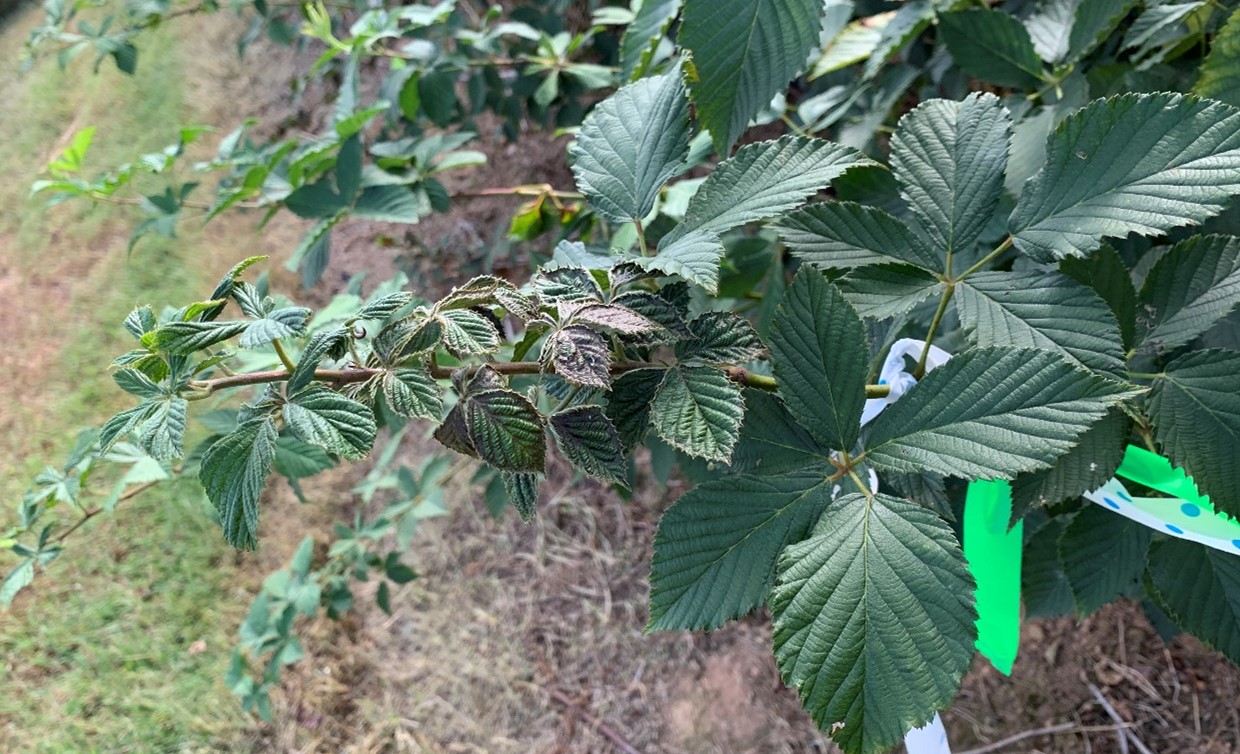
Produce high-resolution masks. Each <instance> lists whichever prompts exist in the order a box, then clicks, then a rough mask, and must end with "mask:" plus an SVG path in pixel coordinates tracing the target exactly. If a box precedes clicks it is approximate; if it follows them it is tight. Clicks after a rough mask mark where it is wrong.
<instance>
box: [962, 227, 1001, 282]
mask: <svg viewBox="0 0 1240 754" xmlns="http://www.w3.org/2000/svg"><path fill="white" fill-rule="evenodd" d="M1010 248H1012V237H1011V236H1008V237H1007V238H1006V239H1004V241H1003V243H1001V244H999V245H998V246H996V247H995V248H994V250H993V251H991V252H990V253H989V254H987V255H986V256H984V257H982V258H981V259H979V260H978V262H977V264H975V265H973V266H972V267H970V268H969V269H967V270H965V271H964V272H962V273H960V276H959V277H957V278H956V282H957V283H959V282H960V281H961V280H964V279H965V278H967V277H968V276H970V275H972V274H973V273H975V272H977V271H978V270H980V269H982V268H983V267H985V266H986V265H988V264H990V263H991V262H993V261H995V258H996V257H998V256H999V255H1000V254H1002V253H1003V252H1005V251H1007V250H1008V249H1010Z"/></svg>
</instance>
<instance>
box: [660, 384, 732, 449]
mask: <svg viewBox="0 0 1240 754" xmlns="http://www.w3.org/2000/svg"><path fill="white" fill-rule="evenodd" d="M650 411H651V412H652V413H653V424H654V429H655V431H656V432H658V433H659V436H660V437H662V438H663V439H664V440H665V441H666V442H667V444H668V445H671V446H672V447H674V448H676V449H678V450H681V451H683V452H685V453H687V454H689V455H691V456H693V457H695V458H705V459H707V460H710V461H723V462H725V463H726V462H727V461H728V460H729V459H730V458H731V457H732V448H733V447H734V446H735V445H736V441H737V439H738V438H739V436H740V426H741V419H742V418H743V417H744V415H745V400H744V398H743V397H742V396H741V391H740V388H739V387H737V386H736V384H735V383H733V382H732V381H731V380H729V379H728V377H727V375H725V374H724V373H723V372H720V371H719V370H718V369H714V368H712V367H691V366H681V367H676V368H674V369H668V370H666V374H665V375H664V378H663V382H662V384H660V385H659V389H658V392H656V393H655V395H654V400H653V401H651V404H650Z"/></svg>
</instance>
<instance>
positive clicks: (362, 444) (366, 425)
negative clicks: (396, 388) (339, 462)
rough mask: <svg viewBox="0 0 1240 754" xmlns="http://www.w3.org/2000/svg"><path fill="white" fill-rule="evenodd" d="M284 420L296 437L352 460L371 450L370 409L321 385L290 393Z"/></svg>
mask: <svg viewBox="0 0 1240 754" xmlns="http://www.w3.org/2000/svg"><path fill="white" fill-rule="evenodd" d="M284 423H285V426H287V427H288V429H289V430H290V431H291V432H292V433H293V434H294V435H296V436H297V437H298V438H299V439H301V440H304V441H305V442H308V443H310V444H312V445H318V446H319V447H320V448H323V449H324V450H326V451H328V452H329V453H335V454H336V455H339V456H342V457H344V458H351V459H357V458H362V457H364V456H365V455H366V454H367V453H369V452H370V448H371V446H373V445H374V443H375V433H376V432H377V429H376V427H375V418H374V414H372V413H371V411H370V409H369V408H367V407H366V406H365V405H364V404H361V403H358V402H357V401H355V400H352V399H350V398H346V397H345V396H343V395H341V394H340V393H337V392H336V391H334V390H330V389H328V388H326V387H323V386H322V385H310V386H309V387H306V388H305V389H304V390H302V391H300V392H298V393H296V394H294V395H292V396H290V397H289V399H288V403H285V404H284Z"/></svg>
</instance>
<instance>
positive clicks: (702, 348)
mask: <svg viewBox="0 0 1240 754" xmlns="http://www.w3.org/2000/svg"><path fill="white" fill-rule="evenodd" d="M689 330H690V332H691V333H692V335H691V336H690V337H689V338H687V339H685V340H682V341H680V342H679V343H677V344H676V358H677V359H679V360H680V361H700V362H703V363H707V364H741V363H744V362H746V361H753V360H754V359H757V358H760V357H761V356H762V355H763V354H765V353H766V346H765V345H764V344H763V343H762V339H761V338H759V337H758V332H757V331H756V330H754V329H753V325H751V324H750V323H749V320H747V319H745V318H744V317H741V316H740V315H737V314H733V313H731V312H706V313H705V314H702V315H701V316H699V317H698V318H697V319H694V320H693V321H692V322H690V323H689Z"/></svg>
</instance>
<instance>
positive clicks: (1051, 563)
mask: <svg viewBox="0 0 1240 754" xmlns="http://www.w3.org/2000/svg"><path fill="white" fill-rule="evenodd" d="M1063 529H1064V522H1063V521H1062V520H1061V519H1057V518H1052V519H1050V520H1049V521H1047V522H1046V523H1044V524H1043V525H1042V526H1040V527H1038V528H1037V529H1036V530H1034V531H1033V532H1027V536H1026V540H1025V551H1024V553H1023V554H1022V556H1021V574H1020V591H1021V599H1022V600H1023V601H1024V603H1025V615H1026V616H1027V617H1029V618H1057V617H1059V616H1061V615H1071V614H1072V613H1073V612H1074V601H1073V597H1072V587H1071V586H1069V584H1068V577H1067V576H1066V575H1064V572H1063V564H1062V563H1060V562H1059V537H1060V536H1061V535H1062V534H1063Z"/></svg>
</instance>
